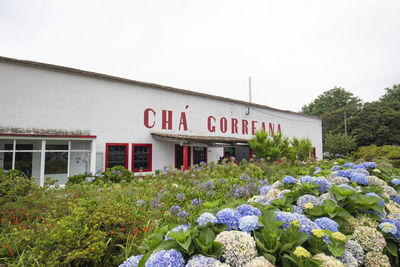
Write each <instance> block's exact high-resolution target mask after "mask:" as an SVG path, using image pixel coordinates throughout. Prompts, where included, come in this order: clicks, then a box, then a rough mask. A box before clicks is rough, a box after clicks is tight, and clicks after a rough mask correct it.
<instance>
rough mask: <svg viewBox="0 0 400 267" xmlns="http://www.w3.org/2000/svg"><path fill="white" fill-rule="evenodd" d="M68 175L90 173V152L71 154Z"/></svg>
mask: <svg viewBox="0 0 400 267" xmlns="http://www.w3.org/2000/svg"><path fill="white" fill-rule="evenodd" d="M70 157H71V159H70V163H69V175H70V176H72V175H77V174H82V173H85V172H90V152H71V154H70Z"/></svg>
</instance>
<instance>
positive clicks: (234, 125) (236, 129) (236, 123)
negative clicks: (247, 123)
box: [232, 118, 238, 134]
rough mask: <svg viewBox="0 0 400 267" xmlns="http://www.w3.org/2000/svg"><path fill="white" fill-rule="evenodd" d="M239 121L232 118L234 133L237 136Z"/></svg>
mask: <svg viewBox="0 0 400 267" xmlns="http://www.w3.org/2000/svg"><path fill="white" fill-rule="evenodd" d="M237 125H238V120H237V119H235V118H232V133H233V134H237V133H238V127H237Z"/></svg>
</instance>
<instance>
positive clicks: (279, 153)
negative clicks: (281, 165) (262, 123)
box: [249, 131, 290, 161]
mask: <svg viewBox="0 0 400 267" xmlns="http://www.w3.org/2000/svg"><path fill="white" fill-rule="evenodd" d="M289 144H290V142H289V138H288V137H284V136H283V135H282V134H281V133H278V134H274V135H272V136H268V134H267V133H266V132H265V131H257V132H256V135H255V136H254V137H253V138H252V139H251V140H250V141H249V146H250V147H251V149H253V151H254V152H255V153H256V155H257V156H259V157H262V158H264V159H266V160H268V161H275V160H278V159H280V158H282V157H285V156H287V155H288V154H289Z"/></svg>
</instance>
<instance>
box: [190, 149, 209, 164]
mask: <svg viewBox="0 0 400 267" xmlns="http://www.w3.org/2000/svg"><path fill="white" fill-rule="evenodd" d="M193 152H194V158H193V164H199V163H200V162H202V161H206V156H205V153H204V152H205V148H204V147H193Z"/></svg>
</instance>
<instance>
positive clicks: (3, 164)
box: [0, 152, 13, 170]
mask: <svg viewBox="0 0 400 267" xmlns="http://www.w3.org/2000/svg"><path fill="white" fill-rule="evenodd" d="M12 155H13V154H12V152H0V168H1V169H3V170H11V169H12Z"/></svg>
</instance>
